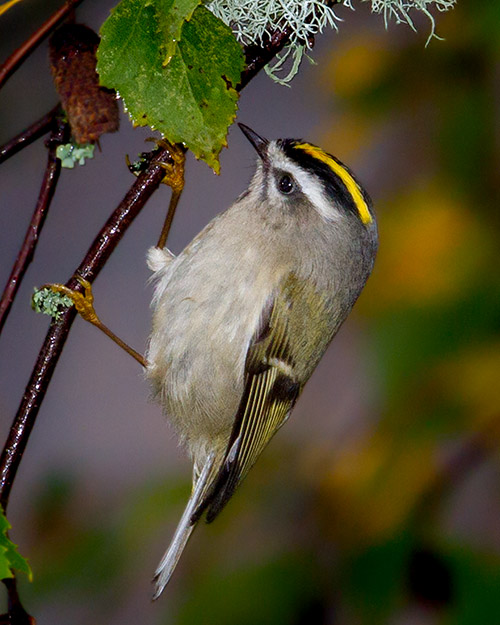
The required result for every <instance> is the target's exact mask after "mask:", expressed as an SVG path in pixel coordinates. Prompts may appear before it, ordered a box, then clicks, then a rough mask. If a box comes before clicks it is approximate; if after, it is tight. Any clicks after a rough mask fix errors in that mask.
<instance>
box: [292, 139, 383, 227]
mask: <svg viewBox="0 0 500 625" xmlns="http://www.w3.org/2000/svg"><path fill="white" fill-rule="evenodd" d="M295 149H297V150H303V151H304V152H305V153H306V154H309V156H312V157H313V158H315V159H316V160H318V161H321V162H322V163H325V165H327V166H328V167H329V168H330V169H331V170H332V171H333V173H334V174H336V175H337V176H338V177H339V178H340V179H341V180H342V182H343V183H344V184H345V186H346V188H347V190H348V191H349V193H350V195H351V197H352V200H353V202H354V205H355V206H356V208H357V210H358V214H359V218H360V219H361V221H362V222H363V223H364V224H369V223H371V222H372V221H373V218H372V216H371V214H370V210H369V208H368V204H367V203H366V201H365V199H364V198H363V194H362V193H361V189H360V188H359V186H358V184H357V182H356V181H355V180H354V178H353V177H352V176H351V174H350V173H349V172H348V171H347V169H346V168H345V167H343V166H342V165H341V164H340V163H337V161H336V160H335V159H334V158H332V157H331V156H330V155H329V154H327V153H326V152H324V151H323V150H322V149H321V148H318V147H316V146H315V145H311V144H310V143H299V144H298V145H296V146H295Z"/></svg>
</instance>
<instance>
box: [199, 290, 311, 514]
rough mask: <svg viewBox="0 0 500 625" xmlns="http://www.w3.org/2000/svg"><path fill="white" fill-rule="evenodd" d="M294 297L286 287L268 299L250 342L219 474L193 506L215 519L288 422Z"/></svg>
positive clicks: (293, 390) (292, 395)
mask: <svg viewBox="0 0 500 625" xmlns="http://www.w3.org/2000/svg"><path fill="white" fill-rule="evenodd" d="M291 306H292V301H291V299H290V291H289V290H288V289H286V290H282V291H280V294H279V295H275V296H274V297H272V298H270V300H269V302H268V303H267V305H266V306H265V308H264V310H263V312H262V314H261V319H260V323H259V326H258V328H257V330H256V332H255V334H254V336H253V339H252V341H251V342H250V345H249V349H248V352H247V358H246V364H245V385H244V392H243V396H242V399H241V402H240V405H239V408H238V411H237V413H236V417H235V423H234V426H233V430H232V433H231V437H230V439H229V443H228V446H227V449H226V453H225V456H224V460H223V462H222V466H221V468H220V471H219V474H218V475H217V476H216V478H215V479H214V481H213V484H212V487H211V488H210V489H209V491H208V493H207V495H206V497H205V498H204V500H203V501H202V503H201V504H200V506H199V507H198V509H197V510H196V511H195V513H194V515H193V517H192V520H193V522H195V521H197V520H198V519H199V518H200V516H201V515H202V514H203V512H204V511H205V510H206V519H207V522H210V521H213V519H214V518H215V517H216V516H217V514H218V513H219V512H220V511H221V510H222V508H223V507H224V505H225V504H226V503H227V501H228V500H229V499H230V497H231V496H232V494H233V493H234V491H235V489H236V488H237V486H238V484H239V483H240V482H241V481H242V480H243V478H244V477H245V476H246V474H247V473H248V471H249V470H250V469H251V467H252V466H253V464H254V463H255V461H256V460H257V458H258V457H259V455H260V454H261V453H262V451H263V449H264V447H265V446H266V445H267V443H268V442H269V441H270V440H271V438H272V436H273V435H274V434H275V433H276V431H277V430H278V429H279V427H280V426H281V425H283V423H284V422H285V421H286V419H287V417H288V415H289V413H290V410H291V409H292V407H293V405H294V404H295V402H296V400H297V398H298V396H299V394H300V391H301V389H302V385H301V383H300V382H299V381H298V380H297V379H296V376H295V372H294V367H295V363H294V361H293V360H294V359H293V357H292V351H291V349H290V343H289V339H290V336H289V326H290V322H289V317H290V310H291Z"/></svg>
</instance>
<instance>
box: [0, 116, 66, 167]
mask: <svg viewBox="0 0 500 625" xmlns="http://www.w3.org/2000/svg"><path fill="white" fill-rule="evenodd" d="M61 113H62V109H61V105H60V104H58V105H57V106H54V108H53V109H52V110H51V111H49V112H48V113H47V114H46V115H44V116H43V117H41V118H40V119H39V120H37V121H36V122H34V123H33V124H31V126H28V128H26V130H23V132H20V133H19V134H18V135H16V136H15V137H13V138H12V139H10V141H7V143H5V144H4V145H2V146H1V147H0V163H3V162H4V161H6V160H7V159H8V158H10V157H11V156H14V154H17V153H18V152H19V151H21V150H22V149H23V148H25V147H27V146H28V145H31V144H32V143H33V141H36V140H37V139H39V138H40V137H42V136H43V135H44V134H46V133H47V132H49V131H50V129H51V126H52V123H53V121H54V118H55V117H56V116H57V115H60V114H61Z"/></svg>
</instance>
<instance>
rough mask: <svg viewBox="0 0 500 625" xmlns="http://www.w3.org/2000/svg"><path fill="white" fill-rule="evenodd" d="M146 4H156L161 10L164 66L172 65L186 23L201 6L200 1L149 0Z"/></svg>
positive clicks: (159, 12)
mask: <svg viewBox="0 0 500 625" xmlns="http://www.w3.org/2000/svg"><path fill="white" fill-rule="evenodd" d="M146 4H152V5H153V6H154V5H155V4H156V5H158V7H160V8H161V10H159V11H157V17H158V24H159V26H160V29H161V33H162V35H163V40H164V45H165V59H164V61H163V66H164V67H165V66H166V65H168V64H169V63H170V61H171V60H172V57H173V56H174V54H175V52H176V48H177V43H178V42H179V41H180V39H181V31H182V26H183V24H184V21H186V20H188V21H189V20H190V19H191V17H192V15H193V11H194V10H195V9H196V7H197V6H198V5H199V4H200V0H177V2H175V1H174V0H156V1H155V0H148V2H146Z"/></svg>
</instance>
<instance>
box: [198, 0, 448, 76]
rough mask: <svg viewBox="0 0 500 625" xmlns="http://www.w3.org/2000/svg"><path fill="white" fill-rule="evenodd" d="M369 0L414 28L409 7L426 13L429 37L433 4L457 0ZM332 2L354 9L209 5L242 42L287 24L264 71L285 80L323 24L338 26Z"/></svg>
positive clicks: (296, 3) (292, 3)
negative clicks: (285, 37)
mask: <svg viewBox="0 0 500 625" xmlns="http://www.w3.org/2000/svg"><path fill="white" fill-rule="evenodd" d="M362 1H363V2H367V1H370V2H371V5H372V11H373V12H374V13H381V14H383V15H384V20H385V24H386V25H387V23H388V21H389V19H391V18H392V19H395V20H396V22H397V23H401V22H405V23H407V24H409V25H410V26H411V27H412V28H414V25H413V21H412V19H411V17H410V15H409V12H410V11H411V10H412V9H415V10H418V11H421V12H423V13H425V15H427V16H428V17H429V19H430V20H431V33H430V35H429V39H428V41H430V39H431V38H432V37H434V36H436V35H435V32H434V26H435V24H434V17H433V16H432V14H431V13H430V11H429V9H430V7H431V6H432V5H434V6H435V7H436V8H437V9H438V11H447V10H448V9H450V8H452V7H453V5H454V4H455V2H456V0H362ZM335 4H343V5H344V6H347V7H349V8H350V9H353V8H354V7H353V6H352V0H336V1H333V2H332V1H330V2H328V1H327V0H326V1H321V0H212V1H211V2H209V3H208V4H207V6H208V8H209V9H210V10H211V11H212V13H214V15H216V16H217V17H219V18H220V19H221V20H222V21H223V22H225V23H226V24H228V25H229V26H230V27H231V28H232V29H233V32H234V34H235V36H236V38H237V39H238V41H239V42H240V43H242V44H244V45H247V44H257V45H260V44H262V42H263V41H265V40H266V38H267V37H268V36H269V35H270V34H271V33H273V32H274V31H276V30H279V29H282V28H284V27H285V26H286V27H288V28H289V30H290V32H291V34H290V41H289V44H288V46H287V47H286V48H285V50H284V52H283V53H282V54H281V55H278V56H277V60H276V61H275V63H274V65H272V66H268V67H266V72H267V73H268V75H270V76H271V77H272V78H273V80H275V81H276V82H279V83H281V84H287V83H289V82H290V80H291V79H292V78H293V77H294V76H295V75H296V73H297V71H298V68H299V65H300V62H301V60H302V58H303V56H304V54H306V53H307V51H308V50H309V49H310V48H311V43H310V41H311V38H312V37H314V36H315V35H317V34H318V33H321V32H322V31H323V30H324V29H325V28H326V27H330V28H334V29H335V30H338V27H337V22H341V21H342V19H341V18H340V17H338V15H337V14H336V13H335V12H334V10H333V6H334V5H335ZM287 60H289V61H291V68H290V69H289V72H288V74H287V75H286V76H285V77H284V78H282V77H280V76H278V73H279V72H280V71H283V69H284V66H285V63H286V61H287Z"/></svg>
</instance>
